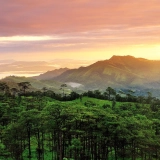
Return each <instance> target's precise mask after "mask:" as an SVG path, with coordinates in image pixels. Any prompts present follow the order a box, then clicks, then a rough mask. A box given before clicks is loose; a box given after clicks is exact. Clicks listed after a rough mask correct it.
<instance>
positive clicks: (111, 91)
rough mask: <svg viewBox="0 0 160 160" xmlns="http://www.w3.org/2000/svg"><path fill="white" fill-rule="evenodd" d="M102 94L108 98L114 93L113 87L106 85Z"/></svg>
mask: <svg viewBox="0 0 160 160" xmlns="http://www.w3.org/2000/svg"><path fill="white" fill-rule="evenodd" d="M104 95H107V96H108V99H109V100H110V99H111V95H116V91H115V90H114V89H113V88H111V87H108V88H107V89H106V92H104Z"/></svg>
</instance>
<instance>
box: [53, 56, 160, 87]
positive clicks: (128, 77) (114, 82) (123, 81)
mask: <svg viewBox="0 0 160 160" xmlns="http://www.w3.org/2000/svg"><path fill="white" fill-rule="evenodd" d="M53 79H54V80H56V81H60V82H62V83H68V82H74V83H79V84H82V85H83V86H85V88H86V89H104V88H106V87H108V86H111V87H114V88H124V87H125V88H126V87H144V88H157V87H159V88H160V85H159V82H160V61H153V60H147V59H144V58H135V57H133V56H113V57H111V58H110V59H109V60H104V61H98V62H96V63H94V64H92V65H89V66H87V67H80V68H78V69H71V70H67V71H65V72H64V73H62V74H61V75H59V76H57V77H55V78H53Z"/></svg>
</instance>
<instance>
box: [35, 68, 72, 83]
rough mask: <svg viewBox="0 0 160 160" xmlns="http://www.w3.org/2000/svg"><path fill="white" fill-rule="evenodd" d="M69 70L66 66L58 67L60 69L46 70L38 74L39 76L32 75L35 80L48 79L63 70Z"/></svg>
mask: <svg viewBox="0 0 160 160" xmlns="http://www.w3.org/2000/svg"><path fill="white" fill-rule="evenodd" d="M67 70H69V69H68V68H60V69H55V70H53V71H48V72H46V73H43V74H40V75H39V76H35V77H32V78H34V79H37V80H49V79H53V78H54V77H57V76H59V75H61V74H62V73H63V72H65V71H67Z"/></svg>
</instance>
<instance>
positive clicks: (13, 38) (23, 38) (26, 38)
mask: <svg viewBox="0 0 160 160" xmlns="http://www.w3.org/2000/svg"><path fill="white" fill-rule="evenodd" d="M53 39H60V38H59V37H52V36H11V37H0V42H20V41H46V40H53Z"/></svg>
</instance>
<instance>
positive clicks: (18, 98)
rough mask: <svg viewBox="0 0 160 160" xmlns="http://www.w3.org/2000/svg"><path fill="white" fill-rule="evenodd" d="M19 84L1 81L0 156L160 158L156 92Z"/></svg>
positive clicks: (11, 159) (36, 159) (34, 159)
mask: <svg viewBox="0 0 160 160" xmlns="http://www.w3.org/2000/svg"><path fill="white" fill-rule="evenodd" d="M18 86H19V90H18V89H17V88H10V87H9V86H7V84H6V83H4V82H1V83H0V91H1V92H0V93H1V94H0V160H159V159H160V100H159V99H157V98H155V97H153V96H152V94H151V93H147V96H134V95H133V92H132V91H128V93H127V94H126V96H122V94H120V93H117V92H116V91H115V90H114V89H113V88H111V87H108V88H107V87H106V90H105V92H103V93H102V92H101V91H99V90H95V91H88V92H85V93H83V94H78V93H76V92H75V91H72V92H71V93H65V87H67V86H66V85H65V84H63V85H61V91H62V92H61V94H57V93H54V91H51V90H47V88H43V89H42V90H41V91H29V90H28V88H29V87H30V84H29V82H21V83H19V84H18ZM17 93H18V94H17Z"/></svg>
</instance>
